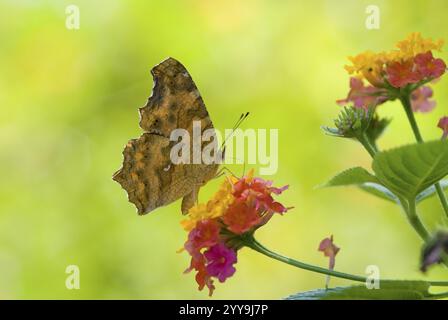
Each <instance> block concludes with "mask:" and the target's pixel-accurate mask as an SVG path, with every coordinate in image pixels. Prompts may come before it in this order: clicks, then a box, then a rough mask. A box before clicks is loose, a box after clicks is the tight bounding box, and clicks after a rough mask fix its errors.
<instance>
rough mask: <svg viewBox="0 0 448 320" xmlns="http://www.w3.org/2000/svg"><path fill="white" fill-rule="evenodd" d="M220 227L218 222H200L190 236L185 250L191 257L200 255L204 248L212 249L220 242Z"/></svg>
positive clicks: (208, 220)
mask: <svg viewBox="0 0 448 320" xmlns="http://www.w3.org/2000/svg"><path fill="white" fill-rule="evenodd" d="M219 230H220V228H219V225H218V222H217V221H216V220H212V219H207V220H202V221H199V222H198V223H197V224H196V227H195V228H194V229H193V230H191V231H190V233H189V234H188V240H187V242H185V245H184V248H185V250H187V251H188V253H190V255H191V256H195V255H198V254H200V250H201V249H202V248H206V247H211V246H213V245H215V244H216V243H217V242H218V237H219Z"/></svg>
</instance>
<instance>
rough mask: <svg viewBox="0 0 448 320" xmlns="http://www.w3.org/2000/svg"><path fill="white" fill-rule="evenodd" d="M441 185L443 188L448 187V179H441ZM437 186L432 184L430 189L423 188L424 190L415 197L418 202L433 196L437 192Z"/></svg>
mask: <svg viewBox="0 0 448 320" xmlns="http://www.w3.org/2000/svg"><path fill="white" fill-rule="evenodd" d="M440 186H441V187H442V189H443V190H445V189H447V188H448V180H441V181H440ZM436 192H437V191H436V188H435V187H434V186H433V185H432V186H430V187H429V188H428V189H426V190H423V191H422V192H420V193H419V194H418V195H417V197H416V198H415V201H416V202H417V203H419V202H421V201H423V200H426V199H428V198H431V197H432V196H433V195H435V194H436Z"/></svg>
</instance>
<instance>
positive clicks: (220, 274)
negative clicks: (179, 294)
mask: <svg viewBox="0 0 448 320" xmlns="http://www.w3.org/2000/svg"><path fill="white" fill-rule="evenodd" d="M287 188H288V186H284V187H282V188H276V187H273V186H272V182H271V181H265V180H263V179H261V178H254V177H253V171H251V172H250V173H249V174H248V175H247V176H244V177H243V178H241V179H236V178H234V177H226V179H225V180H224V182H223V183H222V185H221V187H220V189H219V190H218V192H216V194H215V195H214V196H213V197H212V198H211V199H210V200H209V201H208V202H207V203H201V204H198V205H196V206H194V207H193V208H191V209H190V210H189V212H188V216H187V219H186V220H184V221H182V226H183V228H184V229H185V230H186V231H187V232H188V239H187V241H186V242H185V245H184V248H183V249H185V251H187V252H188V254H189V255H190V256H191V263H190V267H189V268H188V269H187V270H186V271H185V272H187V273H188V272H191V271H195V272H196V282H197V283H198V285H199V290H202V289H204V287H207V288H208V290H209V295H210V296H211V295H212V294H213V290H214V289H215V286H214V279H218V280H219V281H220V282H224V281H226V279H228V278H229V277H231V276H232V275H233V274H234V273H235V271H236V269H235V266H234V265H235V264H236V262H237V251H238V250H239V249H240V248H241V247H242V246H243V245H244V244H243V243H242V242H241V241H240V240H239V239H241V237H242V236H244V235H245V234H248V233H253V232H254V231H255V230H256V229H258V228H259V227H261V226H262V225H264V224H266V223H267V222H268V221H269V220H270V218H271V217H272V216H273V215H274V214H275V213H279V214H283V213H285V212H286V211H287V210H288V208H286V207H284V206H283V205H282V204H281V203H279V202H277V201H275V200H274V198H273V195H279V194H281V193H282V192H283V191H284V190H286V189H287Z"/></svg>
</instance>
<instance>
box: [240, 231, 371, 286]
mask: <svg viewBox="0 0 448 320" xmlns="http://www.w3.org/2000/svg"><path fill="white" fill-rule="evenodd" d="M245 244H246V246H247V247H249V248H251V249H253V250H255V251H257V252H259V253H261V254H264V255H265V256H268V257H270V258H272V259H275V260H278V261H281V262H283V263H286V264H289V265H291V266H294V267H297V268H300V269H304V270H308V271H312V272H317V273H321V274H326V275H329V276H333V277H337V278H342V279H347V280H352V281H358V282H365V281H366V277H362V276H357V275H353V274H349V273H343V272H338V271H334V270H330V269H326V268H321V267H318V266H315V265H312V264H308V263H304V262H300V261H297V260H294V259H291V258H288V257H285V256H282V255H280V254H278V253H275V252H272V251H271V250H269V249H267V248H266V247H264V246H263V245H262V244H261V243H259V242H258V241H257V240H255V238H250V239H249V240H248V241H246V242H245Z"/></svg>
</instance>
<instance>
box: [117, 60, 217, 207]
mask: <svg viewBox="0 0 448 320" xmlns="http://www.w3.org/2000/svg"><path fill="white" fill-rule="evenodd" d="M151 73H152V75H153V78H154V88H153V93H152V95H151V97H150V98H149V99H148V102H147V103H146V105H145V106H144V107H142V108H140V109H139V111H140V127H141V128H142V129H143V130H144V131H145V133H144V134H143V135H142V136H141V137H140V138H138V139H133V140H130V141H129V143H128V144H127V145H126V147H125V149H124V151H123V156H124V160H123V167H122V168H121V169H120V170H119V171H117V172H116V173H115V175H114V177H113V179H114V180H115V181H117V182H118V183H120V185H121V186H122V187H123V188H124V189H125V190H126V191H127V193H128V198H129V201H130V202H132V203H134V204H135V206H136V207H137V210H138V213H139V214H146V213H148V212H151V211H152V210H154V209H155V208H158V207H160V206H164V205H167V204H169V203H171V202H173V201H175V200H177V199H180V198H183V197H185V198H184V201H183V202H182V212H183V213H185V212H186V211H188V209H189V208H191V207H192V206H193V205H194V202H195V201H196V200H197V193H198V191H199V188H200V187H201V186H202V185H204V184H205V183H206V182H207V181H209V180H210V179H212V178H213V177H214V176H215V174H216V172H217V170H218V165H217V164H177V165H174V164H172V162H171V160H170V150H171V147H172V146H173V145H174V144H175V142H172V141H170V140H169V136H170V134H171V132H172V130H174V129H178V128H181V129H184V130H187V132H188V133H189V134H190V137H192V136H193V121H201V129H202V131H204V130H207V129H211V128H213V124H212V122H211V120H210V117H209V115H208V112H207V109H206V108H205V104H204V102H203V100H202V98H201V95H200V94H199V91H198V89H197V87H196V85H195V84H194V82H193V79H192V78H191V76H190V74H189V73H188V71H187V70H186V69H185V67H184V66H183V65H182V64H181V63H180V62H178V61H177V60H175V59H173V58H168V59H167V60H165V61H163V62H162V63H160V64H159V65H157V66H155V67H154V68H153V69H152V70H151ZM190 159H192V154H191V155H190Z"/></svg>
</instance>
